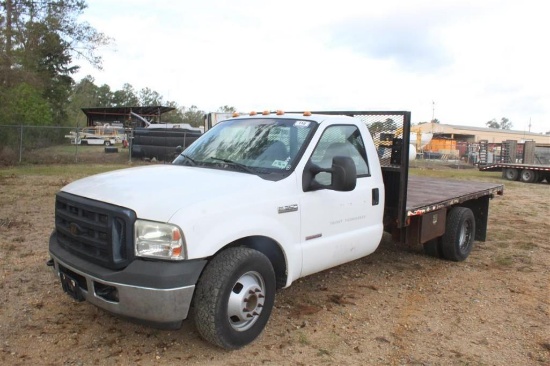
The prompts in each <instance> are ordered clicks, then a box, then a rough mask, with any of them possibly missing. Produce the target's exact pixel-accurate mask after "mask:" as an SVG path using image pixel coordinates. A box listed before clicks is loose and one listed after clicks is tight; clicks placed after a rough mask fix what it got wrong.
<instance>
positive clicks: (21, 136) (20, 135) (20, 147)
mask: <svg viewBox="0 0 550 366" xmlns="http://www.w3.org/2000/svg"><path fill="white" fill-rule="evenodd" d="M19 128H20V129H21V130H20V134H19V164H21V160H22V159H23V125H19Z"/></svg>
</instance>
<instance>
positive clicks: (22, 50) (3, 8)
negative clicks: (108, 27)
mask: <svg viewBox="0 0 550 366" xmlns="http://www.w3.org/2000/svg"><path fill="white" fill-rule="evenodd" d="M86 7H87V5H86V3H85V1H83V0H33V1H24V0H19V1H15V0H4V1H2V2H0V48H1V50H0V86H1V87H3V88H6V89H10V88H12V87H14V86H17V85H19V84H21V83H26V84H27V85H28V86H31V87H32V88H33V89H34V90H36V91H38V92H39V93H40V94H41V95H42V97H43V98H44V99H45V100H46V101H47V103H49V105H50V110H51V113H52V116H53V118H54V120H55V121H56V124H60V123H61V122H63V121H66V120H67V118H68V116H67V114H66V110H67V101H68V100H69V99H70V95H71V88H72V86H73V83H74V81H73V79H72V77H71V75H72V74H74V73H75V72H76V71H77V70H78V68H79V67H78V66H77V65H74V64H73V58H74V57H76V58H84V59H85V60H86V61H87V62H89V63H90V64H92V65H93V66H94V67H97V68H101V57H99V56H96V54H95V53H96V51H97V49H98V47H100V46H103V45H106V44H107V43H109V41H110V39H109V38H108V37H106V36H105V35H103V34H102V33H99V32H97V31H96V30H95V29H94V28H92V27H91V26H89V25H88V24H87V23H83V22H79V21H78V17H79V16H80V15H81V14H82V13H83V11H84V9H86ZM1 113H5V111H3V110H0V114H1Z"/></svg>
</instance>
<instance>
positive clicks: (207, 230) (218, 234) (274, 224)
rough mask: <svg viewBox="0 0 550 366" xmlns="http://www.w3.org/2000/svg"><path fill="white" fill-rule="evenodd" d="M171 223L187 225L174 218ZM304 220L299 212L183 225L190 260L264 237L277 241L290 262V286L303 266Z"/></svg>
mask: <svg viewBox="0 0 550 366" xmlns="http://www.w3.org/2000/svg"><path fill="white" fill-rule="evenodd" d="M170 221H171V222H174V223H178V222H185V221H184V220H179V218H178V217H177V216H175V217H173V218H172V220H170ZM299 223H300V218H299V213H298V212H292V213H286V214H278V215H277V216H275V215H268V214H265V213H264V214H258V213H249V214H246V215H243V214H242V213H239V214H238V215H224V216H223V217H221V216H218V215H212V216H209V217H208V218H207V220H206V218H204V219H203V220H201V221H196V222H195V223H193V224H191V225H185V224H179V225H180V227H181V228H182V230H183V232H184V236H185V241H186V243H187V254H188V258H189V259H197V258H206V257H210V256H212V255H214V254H216V253H217V252H218V251H219V250H221V249H222V248H224V247H225V246H227V245H228V244H230V243H232V242H234V241H237V240H239V239H242V238H246V237H251V236H263V237H267V238H270V239H272V240H274V241H275V242H276V243H278V245H279V247H280V248H281V250H282V252H283V254H284V256H285V259H286V262H287V269H288V274H287V286H288V285H289V284H290V283H291V282H292V280H293V279H296V278H298V277H299V275H300V272H301V266H302V249H301V247H300V242H299V233H300V227H299Z"/></svg>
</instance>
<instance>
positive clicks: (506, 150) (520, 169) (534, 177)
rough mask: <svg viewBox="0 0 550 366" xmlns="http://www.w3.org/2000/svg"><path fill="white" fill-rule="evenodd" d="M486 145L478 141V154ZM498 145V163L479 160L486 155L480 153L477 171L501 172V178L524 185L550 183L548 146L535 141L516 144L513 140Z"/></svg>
mask: <svg viewBox="0 0 550 366" xmlns="http://www.w3.org/2000/svg"><path fill="white" fill-rule="evenodd" d="M486 144H487V142H486V141H480V146H481V147H482V148H481V149H480V152H481V151H484V150H485V151H486V148H485V149H484V148H483V146H486ZM500 145H501V146H500V161H496V162H490V163H489V162H488V161H487V160H485V159H482V158H481V157H483V156H486V154H485V155H484V154H481V153H480V158H481V159H480V162H479V170H481V171H502V178H504V179H508V180H519V181H521V182H525V183H537V182H542V181H544V180H546V182H550V146H547V145H544V144H537V143H536V142H535V141H525V142H524V143H522V144H518V143H517V141H515V140H507V141H503V142H502V143H501V144H500ZM520 146H521V149H520V148H519V147H520ZM520 151H521V153H520Z"/></svg>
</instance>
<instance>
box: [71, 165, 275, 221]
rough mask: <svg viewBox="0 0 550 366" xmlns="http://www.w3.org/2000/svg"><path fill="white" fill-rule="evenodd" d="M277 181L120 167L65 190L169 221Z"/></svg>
mask: <svg viewBox="0 0 550 366" xmlns="http://www.w3.org/2000/svg"><path fill="white" fill-rule="evenodd" d="M273 185H274V182H272V181H267V180H264V179H262V178H260V177H258V176H256V175H253V174H246V173H241V172H233V171H224V170H215V169H207V168H197V167H186V166H176V165H154V166H147V167H137V168H129V169H122V170H116V171H113V172H108V173H102V174H98V175H94V176H90V177H87V178H83V179H80V180H77V181H75V182H73V183H70V184H68V185H67V186H65V187H63V188H62V189H61V190H62V191H64V192H67V193H71V194H74V195H77V196H81V197H86V198H89V199H93V200H97V201H101V202H106V203H111V204H113V205H117V206H121V207H127V208H131V209H132V210H134V211H135V213H136V214H137V217H139V218H145V219H149V220H154V221H160V222H168V221H169V220H170V218H171V217H172V216H173V215H174V213H176V212H177V211H178V210H179V209H181V208H183V207H187V208H189V207H191V206H194V205H196V204H199V203H205V201H212V200H220V201H223V199H220V198H222V197H223V198H227V196H228V195H231V196H233V197H235V196H239V195H242V194H251V190H254V191H256V190H258V189H260V190H262V189H264V188H267V187H268V186H269V187H272V186H273Z"/></svg>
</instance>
